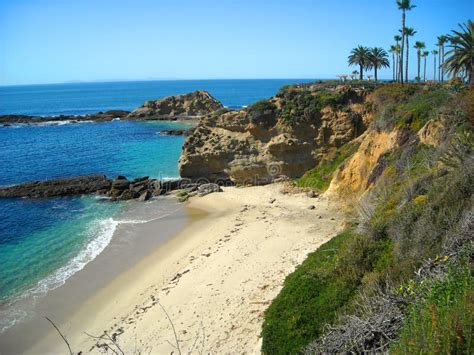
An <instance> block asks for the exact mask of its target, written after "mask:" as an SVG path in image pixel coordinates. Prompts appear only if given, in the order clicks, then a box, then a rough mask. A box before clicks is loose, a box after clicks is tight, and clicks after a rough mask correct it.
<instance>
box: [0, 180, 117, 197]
mask: <svg viewBox="0 0 474 355" xmlns="http://www.w3.org/2000/svg"><path fill="white" fill-rule="evenodd" d="M110 187H111V181H110V180H109V179H107V177H106V176H105V175H90V176H79V177H73V178H65V179H54V180H46V181H33V182H28V183H25V184H20V185H15V186H9V187H2V188H0V197H52V196H70V195H82V194H90V193H94V192H98V191H106V190H108V189H110Z"/></svg>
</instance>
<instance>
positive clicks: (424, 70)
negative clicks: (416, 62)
mask: <svg viewBox="0 0 474 355" xmlns="http://www.w3.org/2000/svg"><path fill="white" fill-rule="evenodd" d="M426 57H427V56H426V54H425V56H424V57H423V59H424V62H423V81H424V82H425V83H426Z"/></svg>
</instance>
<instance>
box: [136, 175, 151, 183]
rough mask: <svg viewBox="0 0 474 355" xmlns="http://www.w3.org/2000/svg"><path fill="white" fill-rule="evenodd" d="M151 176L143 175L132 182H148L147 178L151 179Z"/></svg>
mask: <svg viewBox="0 0 474 355" xmlns="http://www.w3.org/2000/svg"><path fill="white" fill-rule="evenodd" d="M149 178H150V177H149V176H143V177H139V178H135V179H133V180H132V184H136V183H138V182H146V181H147V180H149Z"/></svg>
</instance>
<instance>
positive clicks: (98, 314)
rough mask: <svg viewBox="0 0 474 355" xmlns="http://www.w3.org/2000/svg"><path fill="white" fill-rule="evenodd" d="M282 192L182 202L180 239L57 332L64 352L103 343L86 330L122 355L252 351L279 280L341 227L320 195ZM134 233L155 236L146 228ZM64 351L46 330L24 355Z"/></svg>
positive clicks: (232, 191)
mask: <svg viewBox="0 0 474 355" xmlns="http://www.w3.org/2000/svg"><path fill="white" fill-rule="evenodd" d="M283 187H284V185H282V184H271V185H266V186H258V187H245V188H237V187H228V188H224V192H223V193H214V194H211V195H208V196H205V197H194V198H192V199H191V200H190V201H189V202H188V203H187V204H186V211H187V213H188V215H189V216H190V222H189V223H187V225H186V226H185V227H184V228H183V229H182V230H181V231H180V232H178V233H177V234H176V235H175V236H174V237H173V238H171V239H169V240H167V241H166V242H165V243H163V244H162V245H160V246H158V247H157V248H156V249H155V250H153V251H152V252H151V253H150V254H149V255H148V256H146V257H144V258H143V259H142V260H140V261H139V262H137V263H136V264H135V265H133V266H132V267H131V268H129V269H128V270H126V271H125V272H123V273H121V274H120V275H118V276H117V277H116V278H114V279H113V280H112V281H111V282H110V283H108V284H107V285H106V286H105V287H103V288H101V289H100V290H99V291H98V292H96V293H95V294H94V295H93V296H91V297H90V298H88V299H87V301H85V302H84V303H83V304H82V305H81V307H80V308H79V309H78V310H76V311H75V312H74V313H73V314H71V315H70V316H69V317H67V319H66V320H64V321H63V322H59V323H58V324H57V325H58V326H59V328H60V329H61V331H62V332H63V333H64V334H65V335H66V336H67V339H68V341H69V342H70V344H71V348H72V349H73V351H75V352H78V351H83V352H84V353H90V352H92V353H99V352H100V350H101V349H100V348H98V347H96V344H105V343H107V341H104V340H97V339H93V338H92V337H90V336H88V335H86V334H85V333H84V332H87V333H88V334H90V335H94V336H102V335H104V334H108V335H107V336H109V335H110V336H111V337H113V339H116V341H117V344H119V346H120V347H121V348H122V349H123V350H124V351H125V352H126V353H128V352H133V351H135V349H138V350H141V351H144V352H148V351H150V352H151V353H152V354H155V353H170V352H172V351H176V349H175V348H174V347H176V346H177V345H176V339H178V344H179V346H180V348H181V349H182V350H183V351H188V350H189V349H190V348H191V347H193V344H194V348H196V347H197V346H198V344H199V346H200V347H202V349H203V350H204V351H206V352H217V353H229V352H237V353H259V351H260V346H261V344H260V338H259V334H260V330H261V323H262V321H263V312H264V311H265V309H266V308H267V307H268V305H269V304H270V302H271V300H272V299H273V298H274V297H275V296H276V295H277V294H278V292H279V290H280V289H281V287H282V284H283V281H284V279H285V277H286V276H287V275H288V274H289V273H290V272H291V271H293V270H294V268H295V267H296V266H297V265H298V264H300V263H301V262H302V261H303V260H304V259H305V257H306V255H307V254H308V253H309V252H312V251H314V250H315V249H317V247H318V246H319V245H321V244H322V243H324V242H326V241H327V240H329V239H330V238H331V237H333V236H334V235H335V234H336V233H337V232H338V231H339V230H340V228H341V226H342V223H343V213H342V212H341V210H340V209H339V207H338V205H337V204H336V203H335V202H332V201H331V200H330V199H329V198H328V197H326V196H322V197H319V198H310V197H308V196H306V194H304V193H300V194H284V193H282V192H281V190H282V188H283ZM140 227H141V228H142V229H141V233H154V232H156V226H154V225H153V222H150V223H145V224H143V225H141V226H140ZM164 311H166V313H165V312H164ZM167 315H168V316H169V319H168V318H167V317H168V316H167ZM170 321H171V322H172V323H173V325H174V326H175V328H176V332H177V335H176V337H175V336H174V334H173V331H172V327H171V323H170ZM104 332H106V333H104ZM109 343H110V342H109ZM112 346H113V345H112ZM102 349H103V348H102ZM184 349H186V350H184ZM65 350H67V348H66V345H65V344H64V343H63V342H62V340H61V339H60V337H59V336H58V334H57V333H56V331H55V330H54V329H53V328H52V327H50V330H49V332H48V334H47V335H46V336H44V337H43V338H42V339H41V341H39V342H37V343H35V344H34V345H33V346H32V347H31V348H29V349H28V350H27V351H26V352H25V353H27V354H38V353H50V354H56V353H57V354H59V353H64V351H65Z"/></svg>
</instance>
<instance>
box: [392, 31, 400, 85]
mask: <svg viewBox="0 0 474 355" xmlns="http://www.w3.org/2000/svg"><path fill="white" fill-rule="evenodd" d="M393 39H394V40H395V43H396V47H397V56H396V62H397V67H396V68H394V69H395V80H397V81H399V80H400V78H399V77H398V76H399V69H400V68H399V66H400V65H399V63H400V52H401V47H400V41H401V40H402V36H399V35H395V36H393Z"/></svg>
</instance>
